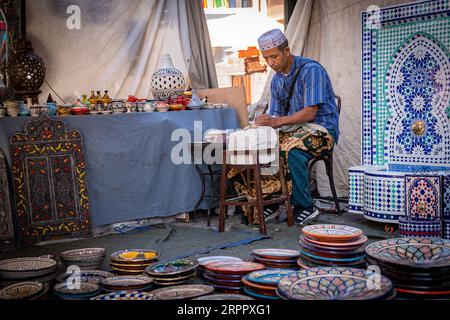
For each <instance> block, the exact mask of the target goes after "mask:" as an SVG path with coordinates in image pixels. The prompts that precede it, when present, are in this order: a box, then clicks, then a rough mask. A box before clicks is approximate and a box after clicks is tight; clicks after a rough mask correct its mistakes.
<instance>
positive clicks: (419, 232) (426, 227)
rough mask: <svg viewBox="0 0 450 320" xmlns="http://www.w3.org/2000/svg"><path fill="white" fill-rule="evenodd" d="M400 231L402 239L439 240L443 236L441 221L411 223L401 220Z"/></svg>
mask: <svg viewBox="0 0 450 320" xmlns="http://www.w3.org/2000/svg"><path fill="white" fill-rule="evenodd" d="M399 231H400V235H401V236H402V237H421V238H435V237H438V238H439V237H441V236H442V226H441V221H409V220H407V219H405V218H401V219H399Z"/></svg>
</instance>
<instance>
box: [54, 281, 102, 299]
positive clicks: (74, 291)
mask: <svg viewBox="0 0 450 320" xmlns="http://www.w3.org/2000/svg"><path fill="white" fill-rule="evenodd" d="M73 286H74V288H70V287H69V286H68V284H67V283H58V284H56V285H55V286H54V287H53V290H54V291H55V293H56V294H60V295H76V296H82V295H89V294H93V293H96V292H98V291H99V290H100V287H99V285H98V284H95V283H88V282H81V283H79V287H78V288H77V286H76V284H75V283H74V284H73Z"/></svg>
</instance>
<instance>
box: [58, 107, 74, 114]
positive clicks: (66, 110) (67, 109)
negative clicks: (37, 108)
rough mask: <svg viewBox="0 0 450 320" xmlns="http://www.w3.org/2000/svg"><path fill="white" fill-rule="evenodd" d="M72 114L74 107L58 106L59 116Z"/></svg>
mask: <svg viewBox="0 0 450 320" xmlns="http://www.w3.org/2000/svg"><path fill="white" fill-rule="evenodd" d="M71 113H72V107H71V106H66V105H64V106H58V115H60V116H70V115H71Z"/></svg>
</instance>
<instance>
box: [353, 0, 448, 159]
mask: <svg viewBox="0 0 450 320" xmlns="http://www.w3.org/2000/svg"><path fill="white" fill-rule="evenodd" d="M449 10H450V3H449V1H448V0H436V1H424V2H420V3H412V4H405V5H399V6H393V7H389V8H384V9H381V10H380V12H379V19H378V21H375V20H373V19H372V16H371V13H369V12H364V13H363V15H362V99H363V103H362V132H361V135H362V151H361V152H362V164H365V165H370V164H376V165H385V164H388V163H389V161H390V160H392V162H393V163H403V164H405V163H408V164H429V165H438V164H440V165H442V166H449V163H450V162H449V159H450V142H449V139H450V138H449V135H448V134H447V132H448V128H449V126H450V118H449V116H448V115H447V114H446V111H447V108H448V105H449V101H450V100H449V99H450V61H449V54H448V49H447V48H450V37H449V36H448V35H449V34H450V15H449V14H448V12H449ZM373 22H375V23H373ZM386 129H388V131H387V130H386ZM413 129H414V131H413ZM445 130H446V131H445ZM414 132H415V133H414Z"/></svg>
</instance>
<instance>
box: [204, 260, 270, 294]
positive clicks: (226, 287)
mask: <svg viewBox="0 0 450 320" xmlns="http://www.w3.org/2000/svg"><path fill="white" fill-rule="evenodd" d="M263 269H265V266H264V265H263V264H261V263H255V262H245V261H242V262H236V261H219V262H210V263H207V264H206V265H205V272H204V273H203V277H204V278H205V279H206V280H207V283H208V284H209V285H211V286H213V287H214V288H215V289H216V290H217V291H220V292H222V293H238V294H239V293H241V292H242V290H243V289H244V284H243V283H242V278H243V277H244V276H246V275H247V274H249V273H252V272H254V271H259V270H263Z"/></svg>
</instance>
